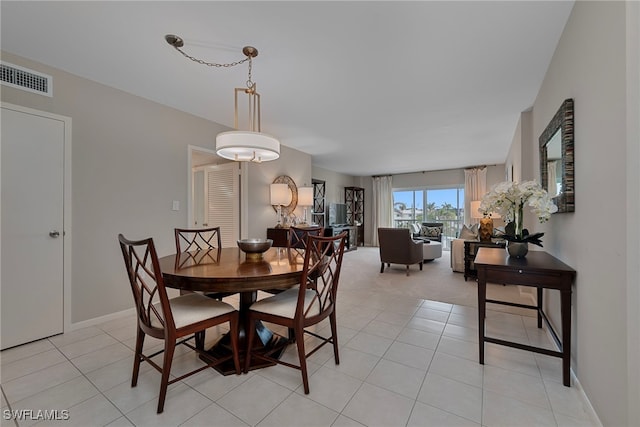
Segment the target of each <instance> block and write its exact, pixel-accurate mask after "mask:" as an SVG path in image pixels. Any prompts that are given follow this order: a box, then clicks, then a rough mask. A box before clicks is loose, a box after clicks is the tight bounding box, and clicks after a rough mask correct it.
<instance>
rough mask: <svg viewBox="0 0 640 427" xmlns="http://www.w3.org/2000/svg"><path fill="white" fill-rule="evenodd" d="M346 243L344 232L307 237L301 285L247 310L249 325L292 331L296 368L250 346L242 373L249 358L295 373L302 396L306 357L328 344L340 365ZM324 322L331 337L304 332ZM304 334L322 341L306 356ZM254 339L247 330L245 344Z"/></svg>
mask: <svg viewBox="0 0 640 427" xmlns="http://www.w3.org/2000/svg"><path fill="white" fill-rule="evenodd" d="M346 241H347V233H346V232H343V233H341V234H339V235H337V236H333V237H323V236H312V235H309V236H307V240H306V250H305V254H304V265H303V270H302V276H301V278H300V285H299V286H296V287H294V288H291V289H287V290H286V291H284V292H281V293H279V294H277V295H274V296H271V297H268V298H264V299H262V300H259V301H257V302H255V303H253V304H252V305H251V306H250V307H249V310H248V315H249V324H253V322H255V321H258V320H263V321H265V322H269V323H274V324H278V325H281V326H285V327H287V328H290V329H293V331H294V334H295V342H296V346H297V350H298V360H299V365H295V364H293V363H289V362H286V361H284V360H279V359H277V358H275V357H272V353H269V352H266V353H262V354H259V353H257V352H252V351H251V350H252V349H251V345H250V344H249V345H248V348H247V356H246V360H245V366H244V371H245V372H248V370H249V366H250V363H251V358H252V357H255V358H258V359H262V360H267V361H270V362H273V363H279V364H281V365H285V366H288V367H290V368H295V369H298V370H300V371H301V373H302V383H303V385H304V392H305V394H309V379H308V373H307V361H306V359H307V357H309V356H311V355H312V354H313V353H315V352H316V351H318V350H319V349H320V348H321V347H322V346H324V345H325V344H327V343H330V344H332V345H333V356H334V359H335V363H336V365H338V364H339V363H340V357H339V354H338V333H337V324H336V311H335V307H336V296H337V291H338V281H339V279H340V268H341V266H342V256H343V254H344V247H345V244H346ZM327 318H329V323H330V326H331V328H330V329H331V336H329V337H325V336H321V335H319V334H318V333H316V332H314V331H311V330H308V329H307V328H309V327H310V326H313V325H316V324H318V323H320V322H321V321H323V320H325V319H327ZM305 333H306V334H309V335H311V336H313V337H315V338H317V339H319V340H320V341H321V342H320V343H319V344H317V345H315V346H314V348H313V349H311V350H310V351H308V352H307V349H306V348H305V341H304V334H305ZM254 335H255V331H254V328H250V329H249V332H248V336H247V341H246V342H247V343H251V342H253V339H254ZM325 335H326V334H325Z"/></svg>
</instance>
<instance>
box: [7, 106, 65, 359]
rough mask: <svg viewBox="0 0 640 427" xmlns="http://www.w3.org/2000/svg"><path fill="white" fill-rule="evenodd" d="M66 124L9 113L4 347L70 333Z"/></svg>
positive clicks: (30, 113) (43, 117)
mask: <svg viewBox="0 0 640 427" xmlns="http://www.w3.org/2000/svg"><path fill="white" fill-rule="evenodd" d="M64 148H65V122H64V121H63V120H59V119H56V118H52V117H49V115H46V116H45V115H39V114H37V112H24V111H18V110H14V109H10V108H5V107H4V106H3V108H2V139H1V144H0V156H1V160H2V161H1V172H2V173H1V182H2V207H1V215H0V216H1V223H2V225H1V232H0V236H1V244H0V252H1V260H0V269H1V277H0V280H1V281H0V299H1V308H2V312H1V332H2V334H1V336H0V347H1V348H2V349H5V348H8V347H13V346H16V345H19V344H23V343H26V342H29V341H34V340H37V339H40V338H44V337H48V336H51V335H55V334H59V333H61V332H63V327H64V326H63V325H64V318H63V313H64V311H63V305H64V300H63V285H64V281H63V273H64V264H63V262H64V260H63V251H64V229H63V225H64V217H63V213H64V212H63V211H64V166H65V165H64V159H65V153H64Z"/></svg>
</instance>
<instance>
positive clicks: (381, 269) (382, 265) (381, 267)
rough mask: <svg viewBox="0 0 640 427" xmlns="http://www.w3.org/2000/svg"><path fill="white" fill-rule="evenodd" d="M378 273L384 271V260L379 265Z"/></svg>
mask: <svg viewBox="0 0 640 427" xmlns="http://www.w3.org/2000/svg"><path fill="white" fill-rule="evenodd" d="M380 273H384V262H383V263H382V264H381V265H380Z"/></svg>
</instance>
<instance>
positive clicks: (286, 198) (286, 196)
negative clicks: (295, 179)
mask: <svg viewBox="0 0 640 427" xmlns="http://www.w3.org/2000/svg"><path fill="white" fill-rule="evenodd" d="M270 193H271V204H272V205H274V206H278V205H282V206H286V205H288V204H289V203H291V191H290V190H289V186H288V185H287V184H271V187H270Z"/></svg>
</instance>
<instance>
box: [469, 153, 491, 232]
mask: <svg viewBox="0 0 640 427" xmlns="http://www.w3.org/2000/svg"><path fill="white" fill-rule="evenodd" d="M486 192H487V167H486V166H479V167H475V168H468V169H465V170H464V223H465V224H471V223H472V222H474V223H476V222H479V220H477V219H472V218H471V202H472V201H474V200H481V199H482V196H484V195H485V194H486Z"/></svg>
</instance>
